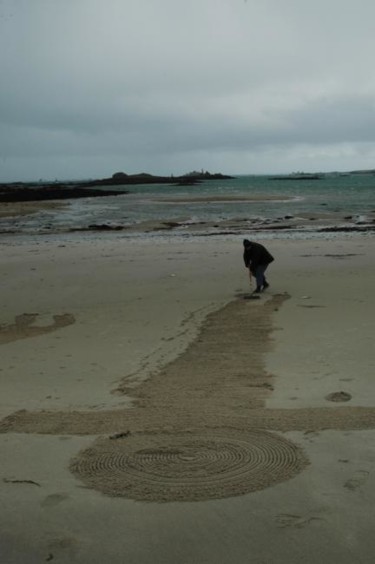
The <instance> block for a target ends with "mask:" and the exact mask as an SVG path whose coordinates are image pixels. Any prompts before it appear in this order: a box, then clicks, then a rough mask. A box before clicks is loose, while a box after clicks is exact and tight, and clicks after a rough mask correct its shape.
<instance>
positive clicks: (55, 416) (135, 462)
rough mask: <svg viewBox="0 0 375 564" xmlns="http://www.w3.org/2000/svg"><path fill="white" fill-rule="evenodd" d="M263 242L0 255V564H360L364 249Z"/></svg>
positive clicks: (374, 452) (351, 242)
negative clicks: (252, 254) (251, 274)
mask: <svg viewBox="0 0 375 564" xmlns="http://www.w3.org/2000/svg"><path fill="white" fill-rule="evenodd" d="M259 235H260V234H257V240H259V241H261V238H260V237H259ZM243 236H248V233H244V234H243ZM265 244H266V246H267V248H269V250H270V251H271V252H272V254H273V255H274V257H275V259H276V260H275V262H274V263H273V264H272V265H271V266H270V269H269V281H270V288H269V289H268V290H267V291H266V292H264V293H263V294H262V295H261V296H260V298H259V299H257V300H253V299H249V295H250V292H251V290H252V289H253V288H254V287H252V288H251V286H250V282H249V278H248V275H247V271H246V269H245V268H244V266H243V262H242V237H241V236H239V237H232V238H230V237H227V238H220V237H205V238H186V239H184V238H178V237H175V238H173V239H172V238H171V239H168V238H167V237H166V238H156V237H155V238H149V239H140V238H139V239H137V238H134V239H132V238H125V237H123V236H121V234H118V235H116V234H113V233H112V234H110V235H109V236H102V237H100V236H95V235H94V234H91V235H90V236H77V235H75V236H73V235H64V236H47V235H46V236H36V237H29V238H27V237H21V236H20V237H13V238H12V237H4V238H3V239H0V248H1V253H0V277H1V287H2V300H1V318H0V347H1V364H0V386H1V404H0V453H1V460H2V468H1V477H0V499H1V506H2V511H1V513H0V562H1V564H24V563H26V562H27V564H34V563H35V564H36V563H38V564H39V563H41V562H48V561H53V562H58V563H64V564H65V563H66V564H68V563H69V564H71V563H83V564H86V563H87V564H89V563H90V564H92V563H94V564H96V563H97V564H99V563H100V564H101V563H103V562H111V563H114V564H120V563H121V564H122V563H124V562H126V563H127V564H169V563H171V564H172V563H176V562H178V563H182V564H191V563H193V562H194V563H198V564H203V563H205V564H211V563H212V564H213V563H215V564H216V563H219V564H230V563H233V562H235V563H239V564H242V563H248V562H252V563H256V564H270V563H278V564H279V563H283V564H284V563H285V564H287V563H288V564H290V563H291V562H293V563H294V562H296V563H297V562H298V563H300V562H304V563H307V564H314V563H317V562H319V563H320V564H328V563H330V564H331V563H332V562H340V564H353V563H354V562H361V563H366V564H367V563H368V564H370V562H371V563H372V561H373V553H374V551H375V541H374V540H373V535H372V531H373V528H374V526H375V517H374V512H373V506H374V502H375V493H374V491H375V488H374V486H375V481H374V472H373V468H374V461H375V449H374V446H373V445H374V438H375V397H374V392H373V386H372V379H373V375H374V369H375V351H374V347H373V335H374V325H375V323H374V314H373V312H374V292H373V288H374V287H375V266H374V265H375V247H374V239H373V234H371V233H364V234H357V235H355V236H351V237H350V236H340V237H339V236H336V237H334V238H331V239H324V238H323V237H322V238H315V239H310V240H282V239H277V238H275V239H270V240H267V241H266V242H265Z"/></svg>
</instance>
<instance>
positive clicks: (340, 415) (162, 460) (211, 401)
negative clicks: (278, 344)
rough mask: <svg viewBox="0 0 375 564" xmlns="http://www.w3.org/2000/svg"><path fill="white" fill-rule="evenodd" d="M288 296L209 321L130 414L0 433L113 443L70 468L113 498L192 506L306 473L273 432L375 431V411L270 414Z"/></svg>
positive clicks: (35, 415)
mask: <svg viewBox="0 0 375 564" xmlns="http://www.w3.org/2000/svg"><path fill="white" fill-rule="evenodd" d="M287 298H288V296H287V295H286V294H283V295H275V296H273V297H272V298H271V299H268V300H261V301H258V302H253V301H244V300H236V301H234V302H231V303H229V304H228V305H226V306H225V307H224V308H222V309H221V310H219V311H217V312H214V313H212V314H210V315H209V316H208V317H207V319H206V321H205V322H204V324H203V326H202V328H201V331H200V333H199V335H198V336H197V338H196V339H195V341H194V342H192V343H191V344H190V346H189V347H188V348H187V349H186V351H185V352H183V353H182V354H181V355H180V356H179V357H178V358H176V359H175V360H174V361H172V362H170V363H169V364H168V365H167V366H165V367H164V369H163V370H161V371H160V372H158V373H156V374H153V375H152V376H151V377H150V378H149V379H148V380H147V381H144V382H141V383H139V385H138V387H133V384H134V382H133V383H132V387H131V389H130V388H129V389H128V388H127V386H126V381H124V383H123V384H122V385H121V386H119V388H118V389H117V390H116V393H129V394H131V396H132V397H133V400H134V404H133V407H132V408H130V409H119V410H110V411H95V412H93V411H88V412H82V411H79V412H68V411H66V412H50V411H41V412H29V411H26V410H23V411H18V412H16V413H14V414H12V415H10V416H8V417H7V418H5V419H4V420H3V421H2V422H0V432H2V433H6V432H21V433H44V434H58V435H64V434H74V435H84V434H88V435H109V436H107V437H100V438H98V439H96V440H95V442H94V443H93V445H92V446H91V447H90V448H88V449H86V450H84V451H82V452H81V453H79V454H78V456H77V457H76V458H75V459H74V460H73V461H72V463H71V467H70V468H71V470H72V472H73V473H74V474H75V475H77V477H79V478H80V479H81V480H82V481H83V482H84V483H85V484H86V485H88V486H89V487H92V488H95V489H98V490H100V491H102V492H103V493H105V494H107V495H113V496H125V497H130V498H132V499H138V500H147V501H177V500H179V501H187V500H191V501H193V500H194V501H195V500H205V499H213V498H221V497H228V496H233V495H242V494H244V493H248V492H251V491H254V490H258V489H262V488H264V487H267V486H270V485H273V484H275V483H278V482H280V481H283V480H286V479H289V478H291V477H293V476H295V475H296V474H297V473H298V472H300V471H301V470H302V469H303V468H304V467H305V466H306V464H307V463H308V461H307V459H306V457H305V455H304V453H303V452H302V450H301V449H300V448H299V447H297V446H296V445H294V444H293V443H291V442H290V441H287V440H286V439H285V438H283V437H281V436H279V435H277V434H275V431H291V430H300V431H306V432H310V431H318V430H324V429H368V428H375V408H360V407H348V406H347V405H346V406H345V407H344V406H339V407H337V406H332V407H327V408H311V409H295V410H293V409H267V408H266V407H265V399H266V398H267V397H268V396H269V394H271V393H272V389H273V377H272V375H270V374H268V373H266V372H265V368H264V356H265V353H266V352H267V351H269V350H270V349H271V347H272V344H273V343H272V339H271V332H272V329H273V313H274V311H275V310H277V309H278V308H279V307H281V305H282V303H283V302H284V301H285V300H286V299H287Z"/></svg>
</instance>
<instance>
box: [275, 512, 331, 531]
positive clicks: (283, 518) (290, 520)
mask: <svg viewBox="0 0 375 564" xmlns="http://www.w3.org/2000/svg"><path fill="white" fill-rule="evenodd" d="M314 521H323V519H322V518H321V517H312V516H309V515H305V516H303V515H291V514H289V513H280V515H276V523H277V524H278V526H279V527H283V528H284V527H293V528H296V529H302V528H303V527H306V526H307V525H311V524H312V523H313V522H314Z"/></svg>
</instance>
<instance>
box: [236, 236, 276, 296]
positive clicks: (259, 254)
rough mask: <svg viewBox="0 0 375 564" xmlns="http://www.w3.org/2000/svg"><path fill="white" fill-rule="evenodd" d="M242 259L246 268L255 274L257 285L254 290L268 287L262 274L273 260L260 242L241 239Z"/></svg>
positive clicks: (259, 290)
mask: <svg viewBox="0 0 375 564" xmlns="http://www.w3.org/2000/svg"><path fill="white" fill-rule="evenodd" d="M243 246H244V253H243V260H244V262H245V266H246V268H248V269H249V271H250V276H251V274H252V275H253V276H255V279H256V283H257V287H256V290H254V291H255V292H257V293H259V292H261V291H262V290H265V289H266V288H268V286H269V284H268V282H267V280H266V277H265V276H264V273H265V271H266V269H267V267H268V265H269V264H270V263H271V262H272V261H273V260H274V258H273V256H272V255H271V254H270V253H269V252H268V251H267V249H266V248H265V247H264V246H263V245H261V244H260V243H254V242H253V241H249V240H248V239H244V241H243Z"/></svg>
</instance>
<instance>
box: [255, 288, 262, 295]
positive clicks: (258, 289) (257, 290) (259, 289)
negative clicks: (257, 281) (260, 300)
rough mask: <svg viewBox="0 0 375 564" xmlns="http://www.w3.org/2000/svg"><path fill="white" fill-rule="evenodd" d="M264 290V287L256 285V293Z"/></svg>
mask: <svg viewBox="0 0 375 564" xmlns="http://www.w3.org/2000/svg"><path fill="white" fill-rule="evenodd" d="M261 291H262V288H261V287H260V286H257V287H256V290H254V294H260V293H261Z"/></svg>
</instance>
